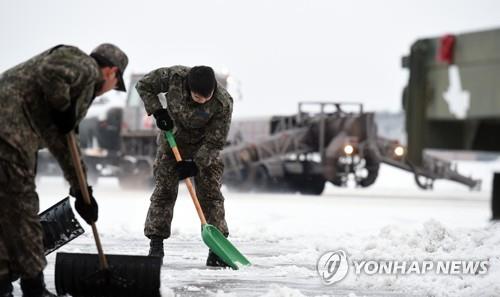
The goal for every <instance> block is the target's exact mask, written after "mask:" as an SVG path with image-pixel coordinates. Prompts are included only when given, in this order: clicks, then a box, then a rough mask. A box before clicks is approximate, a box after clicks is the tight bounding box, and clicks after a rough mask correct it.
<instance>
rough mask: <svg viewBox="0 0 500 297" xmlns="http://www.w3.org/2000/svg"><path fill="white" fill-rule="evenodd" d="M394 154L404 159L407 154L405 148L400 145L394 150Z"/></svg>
mask: <svg viewBox="0 0 500 297" xmlns="http://www.w3.org/2000/svg"><path fill="white" fill-rule="evenodd" d="M394 154H395V155H396V156H398V157H402V156H403V155H404V154H405V149H404V147H402V146H400V145H398V146H396V147H395V148H394Z"/></svg>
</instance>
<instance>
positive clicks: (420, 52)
mask: <svg viewBox="0 0 500 297" xmlns="http://www.w3.org/2000/svg"><path fill="white" fill-rule="evenodd" d="M403 67H406V68H408V69H409V71H410V76H409V81H408V85H407V87H406V88H405V90H404V93H403V107H404V109H405V113H406V130H407V135H408V155H407V158H408V161H409V162H410V163H412V164H414V165H417V166H418V165H421V164H422V162H423V161H424V159H423V155H424V154H423V151H424V149H427V148H432V149H447V150H473V151H495V152H498V151H500V137H499V132H500V29H492V30H486V31H481V32H472V33H464V34H457V35H446V36H441V37H435V38H425V39H420V40H417V41H416V42H415V43H414V44H413V45H412V47H411V50H410V54H409V56H407V57H404V58H403ZM499 191H500V178H495V181H494V190H493V192H494V194H493V196H494V197H498V196H500V193H499ZM497 200H500V199H497ZM495 203H496V202H495V199H493V204H494V205H493V209H494V217H495V216H496V217H497V218H499V217H500V209H499V208H500V206H498V205H497V204H495ZM495 209H496V213H495Z"/></svg>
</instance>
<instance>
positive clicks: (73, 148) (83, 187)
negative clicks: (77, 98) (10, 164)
mask: <svg viewBox="0 0 500 297" xmlns="http://www.w3.org/2000/svg"><path fill="white" fill-rule="evenodd" d="M66 140H67V142H68V147H69V153H70V154H71V159H72V160H73V166H74V167H75V172H76V176H77V178H78V185H79V186H80V191H81V192H82V195H83V201H84V202H85V203H87V204H88V205H90V204H91V202H90V194H89V191H88V188H87V182H86V181H85V176H84V173H83V168H82V163H81V160H80V154H79V153H78V147H77V145H76V139H75V134H74V133H73V132H69V133H68V134H66ZM91 226H92V233H93V234H94V240H95V245H96V247H97V252H98V254H99V263H100V265H101V269H108V267H109V265H108V260H107V259H106V256H105V255H104V252H103V250H102V244H101V239H100V237H99V233H98V232H97V227H96V224H95V222H92V224H91Z"/></svg>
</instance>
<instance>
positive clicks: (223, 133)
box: [136, 66, 233, 167]
mask: <svg viewBox="0 0 500 297" xmlns="http://www.w3.org/2000/svg"><path fill="white" fill-rule="evenodd" d="M189 69H190V68H188V67H184V66H172V67H165V68H159V69H157V70H154V71H152V72H150V73H148V74H146V75H145V76H144V77H143V78H142V79H141V80H139V82H138V83H137V85H136V89H137V91H138V92H139V95H140V96H141V98H142V100H143V101H144V107H145V108H146V112H147V114H148V115H151V114H153V113H154V112H155V111H157V110H158V109H160V108H162V105H161V103H160V100H159V97H158V94H160V93H166V94H165V97H166V99H167V110H168V112H169V114H170V117H171V118H172V120H173V121H174V127H175V128H174V135H175V137H176V140H177V142H179V143H183V144H186V145H189V146H194V147H199V149H198V151H197V153H196V155H195V156H194V161H195V162H196V164H197V165H198V166H200V167H207V166H208V165H210V163H212V162H213V161H214V160H215V159H216V158H217V157H218V156H219V152H220V151H221V150H222V149H223V147H224V144H225V142H226V138H227V134H228V132H229V127H230V125H231V115H232V110H233V99H232V98H231V96H230V95H229V93H228V92H227V91H226V90H225V89H224V87H222V86H221V85H220V84H217V88H216V90H215V91H214V94H213V97H212V99H211V100H209V101H208V102H206V103H204V104H199V103H196V102H195V101H194V100H193V99H192V98H191V94H190V92H189V90H188V87H187V74H188V72H189ZM160 140H161V141H162V143H163V144H164V140H163V137H160ZM162 146H164V145H162Z"/></svg>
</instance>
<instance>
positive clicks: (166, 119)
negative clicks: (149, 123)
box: [153, 108, 174, 131]
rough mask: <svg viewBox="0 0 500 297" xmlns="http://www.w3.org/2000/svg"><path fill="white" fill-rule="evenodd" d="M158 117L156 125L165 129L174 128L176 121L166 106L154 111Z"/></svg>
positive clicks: (154, 114) (156, 117)
mask: <svg viewBox="0 0 500 297" xmlns="http://www.w3.org/2000/svg"><path fill="white" fill-rule="evenodd" d="M153 116H154V117H155V119H156V126H157V127H158V128H160V129H162V130H164V131H170V130H172V129H173V128H174V122H173V121H172V119H171V118H170V115H169V114H168V111H167V110H166V109H164V108H161V109H158V110H157V111H155V112H153Z"/></svg>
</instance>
